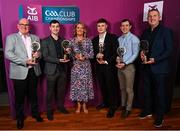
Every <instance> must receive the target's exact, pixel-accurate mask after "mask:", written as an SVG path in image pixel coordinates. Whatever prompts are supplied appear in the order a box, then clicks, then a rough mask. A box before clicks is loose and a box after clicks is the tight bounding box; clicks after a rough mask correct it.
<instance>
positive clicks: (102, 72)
mask: <svg viewBox="0 0 180 131" xmlns="http://www.w3.org/2000/svg"><path fill="white" fill-rule="evenodd" d="M107 27H108V24H107V21H106V20H105V19H103V18H101V19H99V20H98V21H97V31H98V33H99V35H98V36H96V37H95V38H94V39H93V40H92V43H93V48H94V56H95V59H96V75H97V79H98V82H99V85H100V88H101V93H102V98H103V103H102V104H101V105H99V106H98V107H97V108H99V109H101V108H105V107H108V108H109V110H108V113H107V117H108V118H111V117H113V116H114V113H115V110H116V106H117V95H116V93H117V89H116V88H117V85H116V84H115V83H116V82H117V81H116V80H117V78H116V77H117V72H116V68H115V63H116V50H117V47H118V41H117V37H116V36H115V35H113V34H110V33H108V32H107Z"/></svg>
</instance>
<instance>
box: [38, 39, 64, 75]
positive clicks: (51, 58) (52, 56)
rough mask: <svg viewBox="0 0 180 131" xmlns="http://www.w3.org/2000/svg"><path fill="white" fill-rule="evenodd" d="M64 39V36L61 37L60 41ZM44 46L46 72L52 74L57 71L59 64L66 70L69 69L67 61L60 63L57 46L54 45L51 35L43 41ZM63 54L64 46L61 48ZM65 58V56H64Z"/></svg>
mask: <svg viewBox="0 0 180 131" xmlns="http://www.w3.org/2000/svg"><path fill="white" fill-rule="evenodd" d="M62 41H63V38H60V43H59V44H61V42H62ZM41 46H42V51H41V52H42V55H43V59H44V61H45V68H44V73H45V74H47V75H52V74H54V73H55V71H56V68H57V66H58V65H62V66H63V67H64V71H67V63H60V62H59V58H58V57H57V52H56V47H55V45H54V42H53V39H52V38H51V36H49V37H47V38H45V39H43V40H42V42H41ZM61 56H63V48H61ZM62 58H63V57H62Z"/></svg>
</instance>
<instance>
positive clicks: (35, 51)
mask: <svg viewBox="0 0 180 131" xmlns="http://www.w3.org/2000/svg"><path fill="white" fill-rule="evenodd" d="M40 48H41V46H40V43H39V42H38V41H34V42H32V43H31V50H32V63H37V62H38V58H39V52H38V51H39V50H40Z"/></svg>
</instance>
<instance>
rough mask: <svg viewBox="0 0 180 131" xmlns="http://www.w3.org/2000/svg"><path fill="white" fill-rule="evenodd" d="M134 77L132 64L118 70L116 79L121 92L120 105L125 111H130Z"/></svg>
mask: <svg viewBox="0 0 180 131" xmlns="http://www.w3.org/2000/svg"><path fill="white" fill-rule="evenodd" d="M134 76H135V67H134V65H133V64H129V65H127V66H125V68H123V69H118V79H119V83H120V90H121V105H122V106H124V107H126V110H128V111H130V110H131V109H132V103H133V97H134V91H133V85H134Z"/></svg>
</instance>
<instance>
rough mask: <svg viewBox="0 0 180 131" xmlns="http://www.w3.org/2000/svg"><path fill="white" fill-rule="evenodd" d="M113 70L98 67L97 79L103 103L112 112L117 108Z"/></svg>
mask: <svg viewBox="0 0 180 131" xmlns="http://www.w3.org/2000/svg"><path fill="white" fill-rule="evenodd" d="M115 75H116V73H115V70H114V69H113V67H111V66H108V65H99V67H98V68H97V78H98V82H99V85H100V89H101V93H102V98H103V103H104V104H105V105H106V106H107V107H109V108H110V109H112V110H115V108H116V106H117V95H116V92H117V90H116V85H115Z"/></svg>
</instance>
